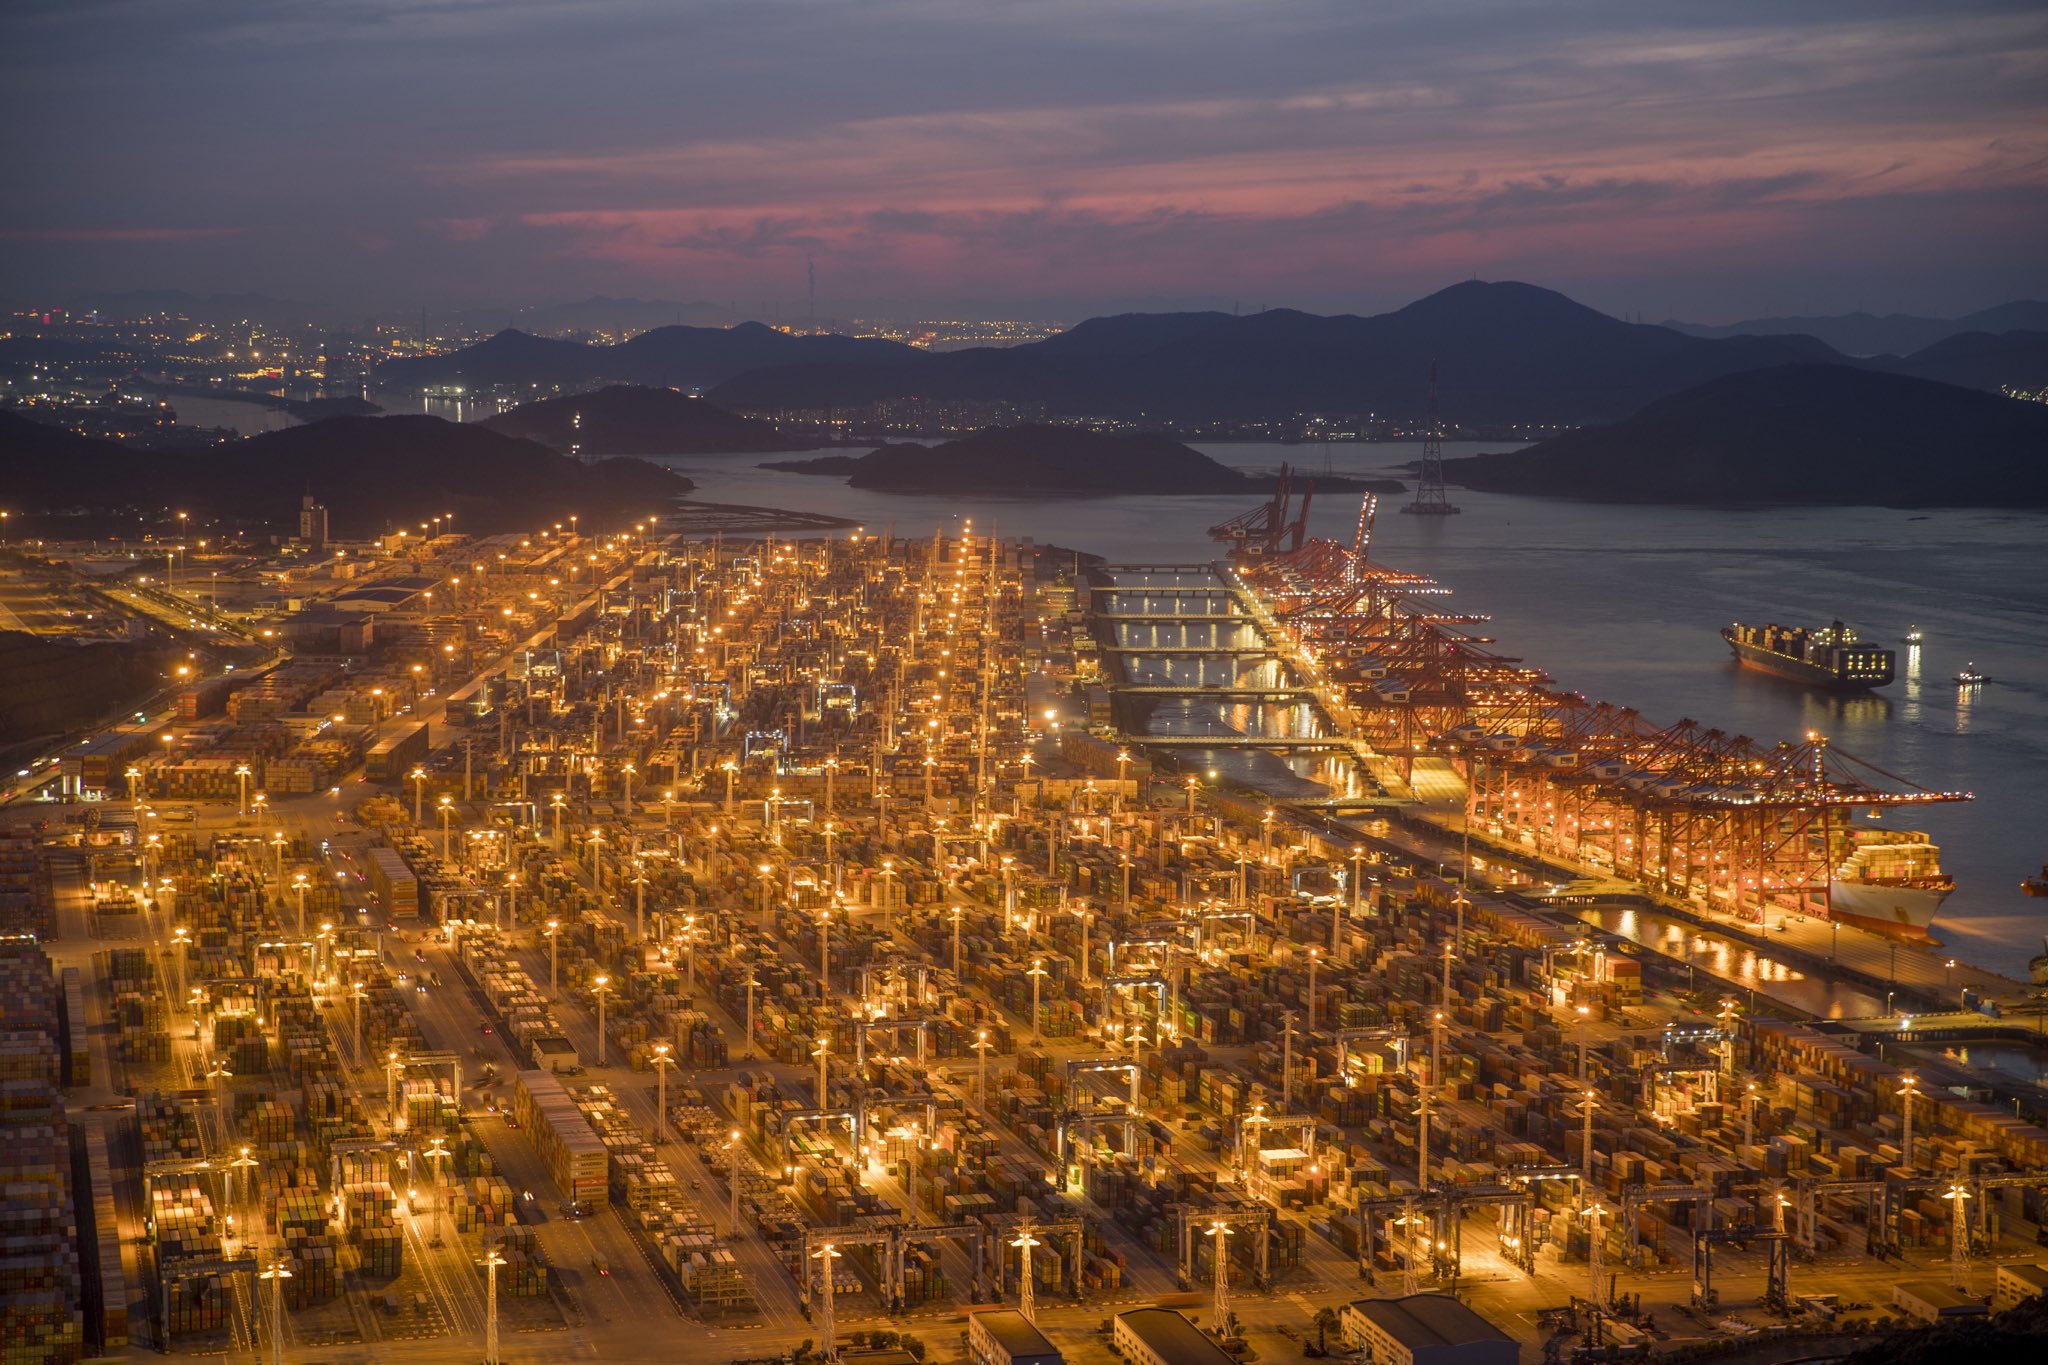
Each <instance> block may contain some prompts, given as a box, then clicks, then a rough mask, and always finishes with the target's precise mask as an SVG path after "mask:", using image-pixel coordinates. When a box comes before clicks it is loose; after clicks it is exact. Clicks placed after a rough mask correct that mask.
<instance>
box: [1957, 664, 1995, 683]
mask: <svg viewBox="0 0 2048 1365" xmlns="http://www.w3.org/2000/svg"><path fill="white" fill-rule="evenodd" d="M1986 681H1989V680H1988V679H1987V678H1986V677H1985V676H1984V675H1983V674H1982V673H1979V672H1978V671H1977V665H1976V664H1975V663H1967V664H1964V665H1963V671H1962V672H1960V673H1958V674H1956V686H1957V687H1975V686H1976V685H1977V684H1978V683H1981V682H1986Z"/></svg>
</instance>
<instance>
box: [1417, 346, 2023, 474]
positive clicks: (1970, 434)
mask: <svg viewBox="0 0 2048 1365" xmlns="http://www.w3.org/2000/svg"><path fill="white" fill-rule="evenodd" d="M1444 474H1445V477H1446V478H1447V479H1449V480H1450V481H1452V482H1454V483H1458V484H1460V485H1462V486H1464V487H1467V488H1473V489H1479V490H1483V491H1489V492H1501V493H1522V494H1536V495H1539V496H1559V497H1570V498H1577V499H1580V500H1583V501H1589V502H1660V503H1678V504H1686V505H1709V506H1731V505H1807V506H1884V507H1980V506H1981V507H2009V508H2019V507H2048V406H2044V405H2042V404H2038V403H2026V402H2021V401H2018V400H2016V399H2011V398H2004V397H2000V396H1997V395H1994V394H1987V393H1983V392H1980V391H1978V390H1975V389H1968V388H1961V387H1958V386H1955V385H1950V384H1942V383H1937V382H1935V381H1933V380H1927V379H1917V378H1912V377H1909V376H1902V375H1894V374H1887V373H1884V372H1882V371H1875V370H1868V369H1862V368H1858V367H1854V366H1847V365H1807V366H1782V367H1777V368H1773V369H1767V370H1754V371H1750V372H1747V373H1743V374H1735V375H1727V376H1723V377H1721V378H1718V379H1715V380H1711V381H1709V382H1708V383H1706V384H1702V385H1700V386H1698V387H1696V388H1693V389H1688V390H1686V391H1684V392H1682V393H1677V394H1672V395H1670V396H1668V397H1665V398H1660V399H1658V400H1656V401H1655V402H1653V403H1651V404H1649V405H1648V406H1646V407H1645V408H1644V409H1643V410H1642V411H1641V412H1638V413H1636V414H1634V415H1632V416H1631V417H1628V418H1626V419H1624V420H1622V421H1620V422H1615V423H1611V424H1609V425H1605V426H1599V427H1587V428H1582V429H1580V430H1577V431H1570V432H1565V433H1563V434H1562V435H1559V436H1555V437H1552V438H1551V439H1549V440H1547V441H1542V442H1539V443H1537V444H1536V445H1533V446H1529V447H1527V448H1525V449H1522V450H1518V451H1511V452H1495V453H1490V454H1483V455H1470V456H1464V457H1460V458H1456V459H1450V460H1446V461H1444Z"/></svg>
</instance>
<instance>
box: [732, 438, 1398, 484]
mask: <svg viewBox="0 0 2048 1365" xmlns="http://www.w3.org/2000/svg"><path fill="white" fill-rule="evenodd" d="M761 468H763V469H776V470H782V471H784V472H787V473H793V474H819V475H829V476H833V477H843V478H844V479H845V480H846V482H847V484H848V485H849V486H850V487H853V488H865V489H872V490H874V491H876V492H883V493H1044V494H1067V495H1073V496H1106V495H1112V494H1119V493H1153V494H1158V493H1270V492H1272V491H1273V488H1274V486H1275V485H1276V484H1277V483H1278V478H1277V476H1274V475H1261V474H1246V473H1243V472H1242V471H1240V470H1236V469H1232V468H1231V467H1230V466H1229V465H1226V464H1220V463H1218V462H1217V461H1215V460H1212V459H1210V458H1209V457H1208V456H1207V455H1204V454H1202V453H1201V452H1200V451H1198V450H1195V449H1192V448H1191V447H1188V446H1185V445H1182V444H1181V443H1180V442H1179V441H1175V440H1171V439H1169V438H1167V437H1164V436H1153V435H1146V434H1131V435H1121V434H1109V433H1104V432H1097V431H1087V430H1083V429H1081V428H1078V427H1051V426H1018V427H989V428H987V429H986V430H983V431H978V432H976V433H974V434H973V435H972V436H964V437H962V438H960V439H959V440H956V441H946V442H944V443H942V444H940V445H935V446H920V445H885V446H881V447H879V448H877V449H875V450H871V451H869V452H868V453H867V454H865V455H823V456H819V457H818V458H816V459H811V460H778V461H768V462H765V463H763V464H762V466H761ZM1314 482H1315V485H1316V487H1317V488H1318V489H1319V490H1326V491H1334V492H1364V491H1371V492H1375V493H1399V492H1401V491H1402V489H1403V486H1402V485H1401V484H1400V483H1399V482H1397V481H1395V480H1392V479H1357V478H1350V477H1347V476H1343V475H1318V476H1315V479H1314Z"/></svg>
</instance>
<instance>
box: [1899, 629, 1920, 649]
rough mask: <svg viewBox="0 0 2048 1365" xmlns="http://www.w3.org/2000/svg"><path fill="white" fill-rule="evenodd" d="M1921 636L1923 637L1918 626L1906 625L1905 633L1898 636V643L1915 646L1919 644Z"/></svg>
mask: <svg viewBox="0 0 2048 1365" xmlns="http://www.w3.org/2000/svg"><path fill="white" fill-rule="evenodd" d="M1922 638H1923V637H1922V636H1921V634H1920V627H1918V626H1907V627H1906V633H1905V634H1904V635H1902V636H1900V637H1899V643H1900V644H1903V645H1914V646H1917V645H1919V643H1920V641H1921V639H1922Z"/></svg>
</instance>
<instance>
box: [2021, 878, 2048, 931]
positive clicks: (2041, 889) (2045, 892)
mask: <svg viewBox="0 0 2048 1365" xmlns="http://www.w3.org/2000/svg"><path fill="white" fill-rule="evenodd" d="M2020 890H2022V891H2024V892H2026V893H2027V894H2028V895H2029V896H2048V863H2042V864H2041V875H2040V876H2038V877H2028V878H2026V879H2025V880H2024V881H2022V882H2021V883H2020ZM2042 946H2043V947H2048V939H2043V940H2042Z"/></svg>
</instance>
